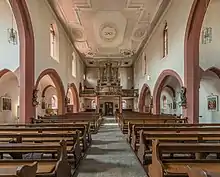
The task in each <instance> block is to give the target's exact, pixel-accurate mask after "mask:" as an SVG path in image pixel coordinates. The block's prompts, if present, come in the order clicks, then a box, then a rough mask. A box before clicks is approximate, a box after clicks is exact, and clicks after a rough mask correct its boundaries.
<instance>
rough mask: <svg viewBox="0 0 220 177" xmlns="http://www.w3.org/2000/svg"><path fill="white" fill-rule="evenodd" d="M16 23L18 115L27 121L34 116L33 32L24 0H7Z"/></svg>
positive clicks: (23, 120)
mask: <svg viewBox="0 0 220 177" xmlns="http://www.w3.org/2000/svg"><path fill="white" fill-rule="evenodd" d="M9 4H10V6H11V8H12V12H13V14H14V16H15V20H16V23H17V28H18V34H19V41H20V117H21V121H22V122H29V121H30V117H33V116H34V107H33V104H32V98H33V95H32V90H33V88H34V73H35V67H34V63H35V62H34V32H33V27H32V23H31V18H30V14H29V11H28V7H27V4H26V1H25V0H19V1H16V0H9Z"/></svg>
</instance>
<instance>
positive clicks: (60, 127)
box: [0, 113, 101, 177]
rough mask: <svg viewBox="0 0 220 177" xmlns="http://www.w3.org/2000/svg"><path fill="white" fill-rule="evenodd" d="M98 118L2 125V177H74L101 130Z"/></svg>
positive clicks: (64, 117)
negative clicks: (98, 131) (93, 133)
mask: <svg viewBox="0 0 220 177" xmlns="http://www.w3.org/2000/svg"><path fill="white" fill-rule="evenodd" d="M89 115H90V116H91V117H90V118H89ZM95 116H98V115H95V114H94V113H81V114H80V113H78V114H77V115H73V116H72V117H69V119H68V116H66V115H61V116H57V117H44V118H40V119H33V120H32V121H33V122H32V123H30V124H0V177H1V176H2V177H3V176H4V177H71V176H72V172H73V171H75V170H76V168H77V166H78V164H79V162H80V160H81V159H82V157H83V156H84V155H85V152H86V150H87V149H88V147H89V146H90V144H91V142H92V137H91V133H92V131H93V132H95V131H97V129H98V127H99V125H98V124H99V123H98V121H101V120H98V119H101V118H100V117H98V118H97V117H96V118H94V117H95ZM77 117H78V118H77ZM83 117H84V118H83ZM74 118H75V119H74ZM73 119H74V120H73ZM94 120H96V121H94ZM91 128H92V130H91Z"/></svg>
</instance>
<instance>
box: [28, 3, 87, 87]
mask: <svg viewBox="0 0 220 177" xmlns="http://www.w3.org/2000/svg"><path fill="white" fill-rule="evenodd" d="M27 5H28V9H29V11H30V16H31V20H32V24H33V30H34V37H35V79H37V77H38V76H39V74H40V73H41V72H42V71H43V70H45V69H47V68H54V69H55V70H56V71H57V72H58V74H59V76H60V77H61V79H62V82H63V84H64V87H65V90H66V89H67V84H68V83H75V85H76V87H77V89H79V83H80V82H83V75H84V64H83V62H82V60H81V59H80V58H79V56H78V54H77V53H76V52H75V54H76V59H77V61H76V63H77V66H76V68H77V71H76V73H77V74H76V77H73V76H72V53H73V52H74V48H73V46H72V45H71V43H70V41H69V39H68V37H67V35H66V33H65V32H64V29H63V27H62V26H61V24H60V23H59V21H58V20H57V19H56V17H55V15H54V14H53V13H52V10H51V9H50V7H49V5H48V4H47V3H46V1H44V0H40V1H39V0H38V1H33V0H27ZM50 24H56V26H57V29H58V36H59V37H58V41H59V47H58V49H59V51H58V52H57V53H58V54H59V56H58V57H59V62H57V61H56V60H54V59H52V58H51V57H50V38H49V37H50V30H49V28H50Z"/></svg>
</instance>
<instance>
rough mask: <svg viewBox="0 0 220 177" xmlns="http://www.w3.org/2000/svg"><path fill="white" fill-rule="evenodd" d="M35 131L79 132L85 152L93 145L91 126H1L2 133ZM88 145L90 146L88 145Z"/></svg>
mask: <svg viewBox="0 0 220 177" xmlns="http://www.w3.org/2000/svg"><path fill="white" fill-rule="evenodd" d="M33 129H36V131H37V130H38V132H42V131H43V130H44V132H54V131H55V132H63V133H65V131H71V130H73V131H74V130H79V131H80V132H81V134H80V140H81V141H82V145H83V151H85V150H86V149H87V147H88V146H89V145H90V144H91V141H92V137H91V131H90V124H89V123H84V124H73V123H66V124H62V123H47V124H0V133H1V132H3V133H4V132H5V131H7V132H8V131H16V132H21V131H29V132H31V131H32V130H33ZM87 144H88V145H87Z"/></svg>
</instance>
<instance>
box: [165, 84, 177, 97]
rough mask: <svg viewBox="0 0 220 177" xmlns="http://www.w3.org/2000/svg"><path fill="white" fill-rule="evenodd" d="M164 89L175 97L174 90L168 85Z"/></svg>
mask: <svg viewBox="0 0 220 177" xmlns="http://www.w3.org/2000/svg"><path fill="white" fill-rule="evenodd" d="M165 87H166V88H167V89H168V90H170V92H171V93H172V95H173V97H176V93H175V90H174V89H173V87H171V86H170V85H166V86H165Z"/></svg>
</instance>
